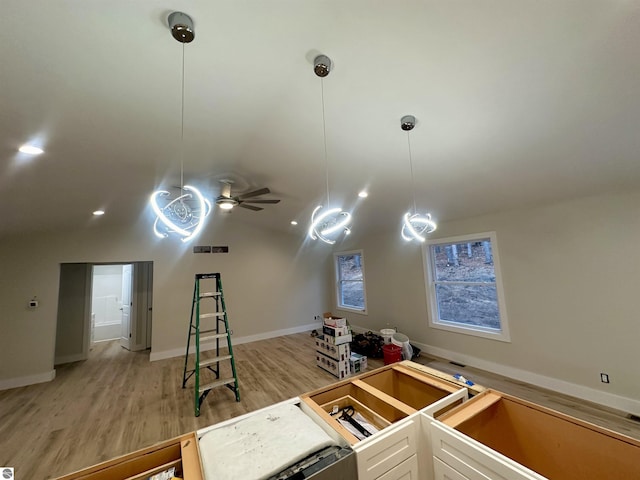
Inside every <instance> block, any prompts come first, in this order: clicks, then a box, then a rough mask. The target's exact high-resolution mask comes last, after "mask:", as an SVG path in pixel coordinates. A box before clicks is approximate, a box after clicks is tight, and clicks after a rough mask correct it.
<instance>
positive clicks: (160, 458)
mask: <svg viewBox="0 0 640 480" xmlns="http://www.w3.org/2000/svg"><path fill="white" fill-rule="evenodd" d="M174 466H175V467H177V468H179V469H180V470H182V475H183V477H182V478H183V479H184V480H203V479H204V477H203V474H202V466H201V464H200V452H199V450H198V442H197V441H196V435H195V432H192V433H188V434H186V435H181V436H179V437H176V438H172V439H171V440H167V441H164V442H161V443H158V444H156V445H153V446H151V447H147V448H144V449H142V450H138V451H136V452H133V453H129V454H127V455H123V456H121V457H117V458H114V459H112V460H109V461H107V462H103V463H99V464H97V465H94V466H92V467H89V468H86V469H84V470H80V471H78V472H74V473H70V474H68V475H65V476H63V477H59V478H58V479H57V480H116V479H117V480H141V479H144V480H146V479H147V478H149V477H150V476H151V475H154V474H156V473H160V472H163V471H165V470H167V469H169V468H171V467H174Z"/></svg>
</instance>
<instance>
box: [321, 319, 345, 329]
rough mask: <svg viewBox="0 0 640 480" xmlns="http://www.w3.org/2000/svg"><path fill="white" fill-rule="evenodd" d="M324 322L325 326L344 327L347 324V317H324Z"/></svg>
mask: <svg viewBox="0 0 640 480" xmlns="http://www.w3.org/2000/svg"><path fill="white" fill-rule="evenodd" d="M324 324H325V325H326V326H327V327H346V326H347V319H346V318H335V317H330V318H325V319H324Z"/></svg>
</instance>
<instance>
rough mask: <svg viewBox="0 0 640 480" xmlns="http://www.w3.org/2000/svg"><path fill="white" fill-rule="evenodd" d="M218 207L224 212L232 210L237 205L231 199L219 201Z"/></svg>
mask: <svg viewBox="0 0 640 480" xmlns="http://www.w3.org/2000/svg"><path fill="white" fill-rule="evenodd" d="M217 203H218V206H219V207H220V208H221V209H222V210H231V209H232V208H233V206H234V205H235V202H234V201H233V200H231V199H229V200H218V202H217Z"/></svg>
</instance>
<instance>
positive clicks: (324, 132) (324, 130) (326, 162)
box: [320, 77, 331, 208]
mask: <svg viewBox="0 0 640 480" xmlns="http://www.w3.org/2000/svg"><path fill="white" fill-rule="evenodd" d="M320 96H321V99H322V138H323V139H324V168H325V177H326V182H327V208H329V204H330V203H331V202H330V201H329V156H328V155H327V125H326V120H325V113H324V79H323V78H322V77H321V78H320Z"/></svg>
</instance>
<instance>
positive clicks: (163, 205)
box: [149, 12, 211, 242]
mask: <svg viewBox="0 0 640 480" xmlns="http://www.w3.org/2000/svg"><path fill="white" fill-rule="evenodd" d="M167 23H168V24H169V28H170V29H171V35H172V36H173V38H175V39H176V40H177V41H178V42H180V43H182V96H181V113H180V115H181V126H180V192H179V194H178V195H177V196H176V197H175V198H172V192H171V191H168V190H164V189H159V190H156V191H155V192H153V194H152V195H151V198H150V200H149V203H150V204H151V208H152V210H153V212H154V213H155V215H156V219H155V221H154V223H153V233H154V234H155V235H156V236H157V237H159V238H166V237H168V236H169V235H171V234H173V235H177V236H178V237H180V238H181V240H182V241H183V242H187V241H189V240H191V239H192V238H193V237H195V236H196V235H197V234H198V233H199V232H200V231H201V230H202V227H203V226H204V223H203V222H204V219H205V218H206V217H207V215H208V214H209V212H211V202H209V200H207V199H205V198H204V196H203V195H202V193H200V190H198V189H197V188H196V187H194V186H192V185H185V184H184V44H185V43H190V42H191V41H193V39H194V36H195V33H194V29H193V20H192V19H191V17H190V16H189V15H187V14H186V13H182V12H173V13H171V14H170V15H169V17H168V18H167Z"/></svg>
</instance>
